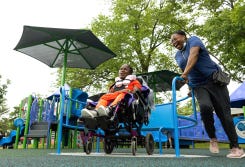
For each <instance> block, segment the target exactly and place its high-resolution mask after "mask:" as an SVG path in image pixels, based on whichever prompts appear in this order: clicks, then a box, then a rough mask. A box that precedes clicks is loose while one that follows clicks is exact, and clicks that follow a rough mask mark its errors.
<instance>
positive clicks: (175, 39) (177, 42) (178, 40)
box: [170, 34, 186, 50]
mask: <svg viewBox="0 0 245 167" xmlns="http://www.w3.org/2000/svg"><path fill="white" fill-rule="evenodd" d="M170 42H171V44H172V45H173V46H174V47H175V48H176V49H178V50H181V49H182V48H183V46H184V43H185V42H186V37H185V36H184V35H179V34H173V35H172V36H171V40H170Z"/></svg>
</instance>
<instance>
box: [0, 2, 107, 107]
mask: <svg viewBox="0 0 245 167" xmlns="http://www.w3.org/2000/svg"><path fill="white" fill-rule="evenodd" d="M109 7H110V4H109V0H69V1H67V0H8V1H1V2H0V19H1V31H0V37H1V38H0V47H1V53H0V75H1V76H2V79H1V84H3V83H5V81H6V79H9V80H11V84H10V85H9V86H8V89H7V91H8V92H7V95H6V99H7V105H8V107H9V108H10V110H13V107H14V106H18V105H19V104H20V102H21V100H22V99H24V98H25V97H28V96H29V95H31V94H33V95H35V94H40V95H43V96H44V97H45V96H46V97H47V96H48V95H50V94H52V92H54V91H55V90H56V88H54V87H53V86H52V84H53V83H54V81H55V79H56V78H55V77H56V75H54V73H55V72H56V70H57V69H56V68H50V67H48V66H47V65H45V64H43V63H42V62H40V61H38V60H36V59H33V58H31V57H29V56H27V55H25V54H23V53H20V52H17V51H15V50H13V48H14V47H15V46H16V45H17V43H18V42H19V40H20V38H21V35H22V32H23V26H24V25H29V26H39V27H53V28H69V29H82V28H87V27H88V26H89V24H90V23H91V21H92V20H93V18H96V17H97V16H98V14H103V15H108V14H109Z"/></svg>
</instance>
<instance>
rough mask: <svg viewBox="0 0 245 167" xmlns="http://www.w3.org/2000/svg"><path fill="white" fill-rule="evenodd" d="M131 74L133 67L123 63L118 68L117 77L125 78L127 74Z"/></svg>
mask: <svg viewBox="0 0 245 167" xmlns="http://www.w3.org/2000/svg"><path fill="white" fill-rule="evenodd" d="M131 74H133V68H132V67H131V66H130V65H128V64H123V65H122V66H121V67H120V69H119V78H121V79H125V78H126V77H127V76H128V75H131Z"/></svg>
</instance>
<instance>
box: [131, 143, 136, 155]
mask: <svg viewBox="0 0 245 167" xmlns="http://www.w3.org/2000/svg"><path fill="white" fill-rule="evenodd" d="M131 150H132V154H133V155H136V141H134V140H132V141H131Z"/></svg>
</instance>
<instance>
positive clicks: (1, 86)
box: [0, 75, 10, 116]
mask: <svg viewBox="0 0 245 167" xmlns="http://www.w3.org/2000/svg"><path fill="white" fill-rule="evenodd" d="M1 79H2V76H1V75H0V116H2V115H3V114H5V113H7V112H8V111H9V109H8V108H7V105H6V98H5V95H6V93H7V89H8V85H9V84H10V80H7V81H6V83H2V82H1Z"/></svg>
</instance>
